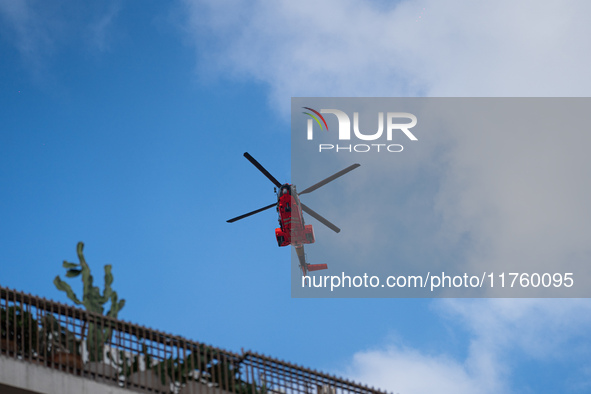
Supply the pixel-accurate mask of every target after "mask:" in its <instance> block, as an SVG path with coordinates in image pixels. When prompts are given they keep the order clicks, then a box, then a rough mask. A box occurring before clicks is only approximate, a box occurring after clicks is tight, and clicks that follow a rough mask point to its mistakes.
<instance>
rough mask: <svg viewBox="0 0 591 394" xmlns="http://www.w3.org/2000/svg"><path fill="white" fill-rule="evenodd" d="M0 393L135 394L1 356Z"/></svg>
mask: <svg viewBox="0 0 591 394" xmlns="http://www.w3.org/2000/svg"><path fill="white" fill-rule="evenodd" d="M9 390H10V391H9ZM0 393H2V394H4V393H7V394H29V393H31V394H132V393H133V392H132V391H129V390H126V389H122V388H120V387H115V386H109V385H106V384H102V383H98V382H95V381H92V380H89V379H84V378H81V377H78V376H74V375H70V374H66V373H63V372H61V371H58V370H55V369H51V368H47V367H43V366H40V365H35V364H31V363H27V362H23V361H19V360H16V359H13V358H8V357H5V356H0Z"/></svg>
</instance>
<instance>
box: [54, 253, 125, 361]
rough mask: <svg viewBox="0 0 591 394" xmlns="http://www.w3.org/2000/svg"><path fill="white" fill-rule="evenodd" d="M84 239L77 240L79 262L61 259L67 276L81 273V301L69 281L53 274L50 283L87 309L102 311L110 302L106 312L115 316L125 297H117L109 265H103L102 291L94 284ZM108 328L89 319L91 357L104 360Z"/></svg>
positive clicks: (75, 275) (101, 313)
mask: <svg viewBox="0 0 591 394" xmlns="http://www.w3.org/2000/svg"><path fill="white" fill-rule="evenodd" d="M83 249H84V243H82V242H78V245H77V246H76V252H77V254H78V260H80V262H79V263H70V262H68V261H64V262H63V267H64V268H65V269H67V272H66V277H68V278H75V277H78V276H82V283H83V293H82V301H80V299H78V297H77V296H76V294H74V292H73V291H72V288H71V287H70V285H69V284H67V283H66V282H64V281H63V280H62V279H61V278H60V277H59V275H58V276H56V277H55V279H54V280H53V283H54V285H55V287H56V288H57V289H58V290H60V291H64V292H65V293H66V294H67V296H68V298H69V299H70V300H72V301H73V302H74V303H75V304H77V305H84V307H85V308H86V310H87V311H89V312H93V313H98V314H100V315H103V313H104V310H105V308H104V305H105V304H106V303H107V302H109V301H110V302H111V308H110V309H109V311H108V312H107V314H106V316H109V317H112V318H114V319H116V318H117V315H118V313H119V311H120V310H121V309H122V308H123V306H125V300H123V299H122V300H118V299H117V292H116V291H113V289H112V288H111V284H112V283H113V274H112V273H111V265H110V264H107V265H105V287H104V290H103V294H101V290H100V288H98V287H97V286H94V285H93V280H94V279H93V277H92V275H91V273H90V267H89V266H88V264H87V263H86V259H85V258H84V254H83ZM111 332H112V331H111V328H110V327H104V326H102V325H101V326H99V325H97V324H96V323H90V324H89V326H88V336H87V346H88V353H89V359H90V361H103V349H104V344H105V343H106V342H107V341H109V340H110V338H111Z"/></svg>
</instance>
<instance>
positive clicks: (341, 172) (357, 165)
mask: <svg viewBox="0 0 591 394" xmlns="http://www.w3.org/2000/svg"><path fill="white" fill-rule="evenodd" d="M360 165H361V164H353V165H351V166H349V167H347V168H345V169H344V170H341V171H339V172H337V173H336V174H334V175H331V176H329V177H328V178H326V179H325V180H323V181H320V182H318V183H317V184H315V185H312V186H310V187H309V188H307V189H305V190H302V191H301V192H299V193H298V194H306V193H310V192H313V191H314V190H316V189H318V188H319V187H322V186H324V185H326V184H327V183H328V182H332V181H334V180H335V179H337V178H338V177H340V176H343V175H345V174H346V173H348V172H349V171H353V170H354V169H356V168H357V167H359V166H360ZM337 232H338V231H337Z"/></svg>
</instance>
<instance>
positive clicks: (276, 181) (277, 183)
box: [244, 152, 281, 187]
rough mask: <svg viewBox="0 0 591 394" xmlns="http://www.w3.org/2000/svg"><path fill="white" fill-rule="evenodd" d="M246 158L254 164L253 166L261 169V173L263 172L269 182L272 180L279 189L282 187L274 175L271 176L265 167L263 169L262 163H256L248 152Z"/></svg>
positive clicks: (245, 153) (245, 154)
mask: <svg viewBox="0 0 591 394" xmlns="http://www.w3.org/2000/svg"><path fill="white" fill-rule="evenodd" d="M244 157H246V158H247V159H248V161H250V162H251V163H252V164H253V165H254V166H255V167H256V168H258V169H259V171H260V172H262V173H263V174H264V175H265V176H266V177H267V178H269V180H270V181H271V182H273V184H274V185H275V186H277V187H281V183H279V181H278V180H277V179H275V178H274V177H273V175H271V174H270V173H269V171H267V170H266V169H265V167H263V166H262V165H261V163H259V162H258V161H256V160H255V159H254V157H252V156H251V155H250V154H249V153H248V152H244Z"/></svg>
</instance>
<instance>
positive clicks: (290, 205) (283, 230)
mask: <svg viewBox="0 0 591 394" xmlns="http://www.w3.org/2000/svg"><path fill="white" fill-rule="evenodd" d="M277 213H278V215H279V228H276V229H275V238H276V239H277V245H279V246H288V245H294V246H296V247H297V246H299V245H304V244H312V243H314V242H315V238H314V229H313V227H312V225H311V224H305V222H304V215H303V212H302V207H301V203H300V198H299V197H298V193H297V191H296V187H295V185H290V184H289V183H286V184H284V185H282V186H281V187H280V188H279V190H278V192H277Z"/></svg>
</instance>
